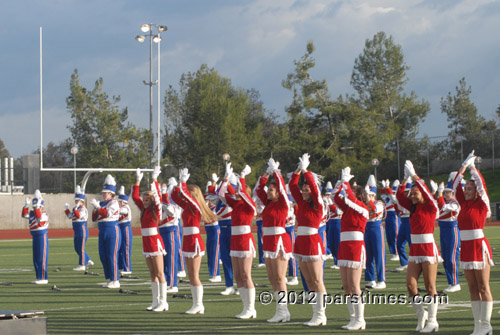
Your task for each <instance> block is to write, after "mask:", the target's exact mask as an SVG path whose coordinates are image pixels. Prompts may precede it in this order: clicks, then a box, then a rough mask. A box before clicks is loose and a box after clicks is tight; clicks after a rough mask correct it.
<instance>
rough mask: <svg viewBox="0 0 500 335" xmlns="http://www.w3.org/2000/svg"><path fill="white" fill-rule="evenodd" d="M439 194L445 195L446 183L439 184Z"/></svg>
mask: <svg viewBox="0 0 500 335" xmlns="http://www.w3.org/2000/svg"><path fill="white" fill-rule="evenodd" d="M437 191H438V193H443V191H444V182H441V183H439V187H438V190H437Z"/></svg>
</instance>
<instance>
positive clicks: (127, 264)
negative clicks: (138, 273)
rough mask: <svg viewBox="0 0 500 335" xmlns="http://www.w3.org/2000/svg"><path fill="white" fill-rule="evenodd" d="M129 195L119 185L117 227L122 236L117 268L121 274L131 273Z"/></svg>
mask: <svg viewBox="0 0 500 335" xmlns="http://www.w3.org/2000/svg"><path fill="white" fill-rule="evenodd" d="M128 199H129V196H128V195H126V194H125V187H123V186H122V187H120V191H119V192H118V204H119V205H120V218H119V219H118V227H120V234H121V237H122V240H121V244H120V251H119V252H118V269H119V270H121V274H122V275H129V274H131V273H132V240H133V237H134V235H133V234H132V226H131V222H132V211H131V209H130V206H129V205H128Z"/></svg>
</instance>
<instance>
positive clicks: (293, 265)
mask: <svg viewBox="0 0 500 335" xmlns="http://www.w3.org/2000/svg"><path fill="white" fill-rule="evenodd" d="M286 191H287V195H288V200H289V201H290V206H289V207H288V217H287V218H286V223H285V230H286V232H287V234H288V236H290V241H291V242H292V250H293V247H294V246H295V239H296V238H297V234H296V232H295V222H296V221H295V212H296V211H297V204H296V203H295V201H294V200H293V197H292V194H291V193H290V189H289V188H288V184H286ZM298 272H299V262H298V261H297V259H295V257H290V259H289V260H288V276H289V277H291V278H290V279H287V281H286V284H287V285H290V286H295V285H298V284H299V280H298V278H297V276H298ZM301 277H302V283H304V287H307V284H306V281H305V278H304V276H302V274H301ZM306 291H307V289H306Z"/></svg>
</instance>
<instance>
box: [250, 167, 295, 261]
mask: <svg viewBox="0 0 500 335" xmlns="http://www.w3.org/2000/svg"><path fill="white" fill-rule="evenodd" d="M267 180H268V178H265V177H263V176H261V177H260V178H259V182H258V186H257V190H256V193H257V196H258V197H259V199H260V201H262V203H263V204H265V208H264V210H263V211H262V235H263V240H264V245H263V247H262V249H263V250H264V257H265V258H276V257H278V254H279V252H280V250H281V251H283V254H284V256H285V258H286V259H287V260H288V259H289V258H290V257H291V256H292V242H291V241H290V236H289V235H288V234H287V233H286V230H285V223H286V218H287V216H288V209H289V207H290V205H289V203H288V195H287V194H286V188H285V181H284V180H283V177H282V176H281V173H280V172H279V171H278V170H276V171H275V172H274V180H275V181H276V186H277V188H278V189H277V191H278V194H279V197H278V200H277V201H271V200H268V199H267V192H266V191H265V190H264V188H265V186H266V183H267Z"/></svg>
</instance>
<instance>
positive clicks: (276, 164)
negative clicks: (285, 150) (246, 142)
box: [266, 158, 280, 174]
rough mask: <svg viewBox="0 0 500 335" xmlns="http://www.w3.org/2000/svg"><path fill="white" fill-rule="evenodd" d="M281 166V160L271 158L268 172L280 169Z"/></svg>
mask: <svg viewBox="0 0 500 335" xmlns="http://www.w3.org/2000/svg"><path fill="white" fill-rule="evenodd" d="M279 167H280V162H276V161H275V160H274V158H269V161H268V162H267V170H266V173H267V174H273V173H274V171H276V170H278V168H279Z"/></svg>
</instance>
